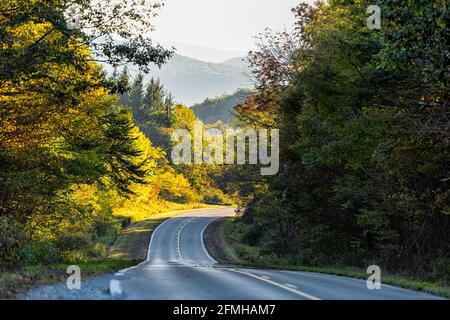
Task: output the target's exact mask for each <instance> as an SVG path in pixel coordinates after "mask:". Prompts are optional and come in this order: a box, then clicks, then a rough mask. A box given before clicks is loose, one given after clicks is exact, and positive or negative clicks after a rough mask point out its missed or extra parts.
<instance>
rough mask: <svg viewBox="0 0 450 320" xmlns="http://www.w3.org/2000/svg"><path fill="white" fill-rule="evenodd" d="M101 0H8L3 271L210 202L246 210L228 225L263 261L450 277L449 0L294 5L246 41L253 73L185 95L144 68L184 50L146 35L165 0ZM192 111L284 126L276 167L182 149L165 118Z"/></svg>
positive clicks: (1, 179) (103, 241) (3, 12)
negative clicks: (282, 26)
mask: <svg viewBox="0 0 450 320" xmlns="http://www.w3.org/2000/svg"><path fill="white" fill-rule="evenodd" d="M103 2H104V4H102V5H101V6H99V5H94V4H93V2H92V1H89V0H46V1H43V0H2V3H1V6H0V43H1V46H0V270H11V269H15V268H19V267H21V266H24V265H34V264H52V263H57V262H62V263H78V262H87V261H95V260H96V259H104V258H106V257H107V256H108V248H109V246H110V245H111V244H112V243H113V242H114V240H115V238H116V236H117V234H119V232H120V231H121V230H123V228H125V227H127V226H128V225H129V224H130V222H132V221H136V220H139V219H141V218H143V217H147V216H150V215H152V214H155V213H158V212H162V211H165V210H171V209H183V208H193V207H197V206H198V207H201V206H202V205H204V204H213V205H233V206H236V207H238V208H239V209H240V210H239V217H238V218H237V219H235V220H233V221H231V222H230V224H229V226H228V227H229V228H230V234H238V235H239V237H240V239H241V241H242V246H243V249H242V250H241V251H242V252H241V253H242V255H243V258H246V259H249V257H250V258H251V259H250V260H252V261H253V262H261V261H265V262H270V263H273V264H276V263H278V262H280V261H282V262H286V263H290V264H297V265H305V266H346V267H358V268H364V267H367V266H368V265H371V264H375V265H379V266H381V267H382V268H383V270H387V271H389V272H391V273H395V274H405V275H408V276H411V277H414V278H419V279H424V280H430V281H435V282H440V283H443V284H445V285H447V286H448V285H449V283H450V188H449V186H450V121H449V118H450V108H449V101H450V95H449V93H450V92H449V76H450V63H449V60H450V52H449V48H450V28H449V23H450V21H449V20H450V8H449V6H448V3H447V1H445V0H427V1H422V0H404V1H402V2H398V1H390V0H371V1H366V0H329V1H326V2H322V1H318V2H316V3H315V4H314V5H309V4H306V3H300V4H299V5H298V6H297V7H296V8H294V9H292V11H293V14H294V16H295V25H294V26H292V30H293V31H292V32H290V31H283V32H272V31H270V30H266V31H264V32H263V33H261V34H260V35H259V38H258V39H257V46H258V48H257V49H256V50H254V51H252V52H250V53H249V63H250V69H251V73H252V76H253V81H254V88H253V89H251V90H250V89H249V90H246V89H242V90H239V91H237V92H236V93H234V94H232V95H229V96H226V95H224V96H222V97H218V98H215V99H208V100H206V101H205V102H204V103H202V104H199V105H196V106H194V107H193V108H192V109H190V108H188V107H186V106H184V105H183V104H180V103H177V102H176V98H175V97H173V96H172V94H171V93H170V92H168V91H167V90H166V89H165V88H164V85H163V84H162V83H161V82H160V81H159V80H158V79H156V78H152V79H151V80H150V81H145V80H144V79H145V77H144V74H145V73H148V72H149V66H159V67H160V66H162V65H163V64H164V63H166V62H167V61H169V60H170V58H171V57H172V56H173V52H172V51H171V50H167V49H165V48H163V47H161V46H159V45H157V44H155V43H153V42H152V41H151V40H149V39H147V38H144V37H142V34H144V33H145V32H150V31H151V30H152V18H153V17H154V15H155V10H157V9H158V8H159V7H160V4H159V3H157V4H153V5H152V6H149V5H145V6H142V3H143V2H142V1H138V0H125V1H121V2H117V1H113V0H106V1H103ZM144 2H145V1H144ZM371 4H376V5H378V6H379V7H380V8H381V12H382V21H381V29H371V28H368V26H367V23H366V21H367V18H368V14H367V13H366V8H367V7H368V6H369V5H371ZM105 6H106V7H107V8H108V10H105ZM70 14H76V16H77V17H78V19H77V20H76V21H72V20H71V18H70V17H71V15H70ZM249 14H251V13H249ZM117 35H119V36H120V37H121V38H122V39H123V41H120V42H117V41H115V36H117ZM104 64H108V65H111V66H113V68H114V72H113V73H112V74H107V73H106V71H105V69H104V67H103V65H104ZM128 65H133V66H137V67H138V68H139V69H140V73H139V74H137V75H136V76H135V77H131V76H130V74H129V72H128V69H127V66H128ZM233 106H234V110H233V108H232V107H233ZM200 109H202V110H200ZM194 111H195V112H201V114H199V113H198V117H197V116H196V114H195V113H194ZM231 111H232V112H234V113H235V118H234V119H233V118H232V117H230V114H228V113H226V112H231ZM211 115H216V117H218V118H217V119H212V118H211V117H210V116H211ZM202 117H203V118H202ZM198 118H202V119H203V120H205V121H204V122H205V127H212V126H214V125H212V123H213V122H215V121H214V120H222V121H221V122H219V123H216V126H218V127H219V128H220V129H224V128H227V127H229V126H233V127H243V128H254V129H256V130H258V129H279V130H280V170H279V173H278V174H276V175H274V176H261V174H260V170H259V169H260V166H258V165H228V166H219V165H206V164H199V165H174V164H173V163H172V161H171V159H170V156H169V155H170V151H171V148H172V147H173V141H172V140H171V134H172V133H173V132H174V131H175V130H176V129H180V128H183V129H188V130H190V131H192V124H193V122H194V121H195V120H199V119H198ZM213 118H214V117H213ZM228 122H230V123H228Z"/></svg>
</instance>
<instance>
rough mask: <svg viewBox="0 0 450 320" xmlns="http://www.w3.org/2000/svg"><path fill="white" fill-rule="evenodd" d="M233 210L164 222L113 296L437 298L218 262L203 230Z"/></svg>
mask: <svg viewBox="0 0 450 320" xmlns="http://www.w3.org/2000/svg"><path fill="white" fill-rule="evenodd" d="M233 214H234V210H233V209H214V210H211V209H210V210H195V211H191V212H188V213H184V214H181V215H179V216H176V217H174V218H171V219H168V220H166V221H165V222H163V223H162V224H161V225H159V226H158V228H157V229H156V230H155V231H154V232H153V235H152V238H151V241H150V245H149V251H148V258H147V260H146V261H144V262H143V263H141V264H139V265H137V266H135V267H132V268H128V269H125V270H122V271H120V272H118V273H116V275H115V277H114V279H113V280H111V281H110V284H109V286H110V292H111V294H112V295H113V297H114V298H115V299H131V300H136V299H139V300H140V299H144V300H166V299H169V300H236V299H239V300H305V299H306V300H322V299H333V300H347V299H358V300H379V299H390V300H392V299H394V300H404V299H408V300H410V299H414V300H416V299H439V297H436V296H433V295H429V294H425V293H421V292H415V291H411V290H406V289H402V288H397V287H393V286H389V285H382V286H381V289H380V290H369V289H368V288H367V286H366V281H363V280H357V279H350V278H344V277H338V276H331V275H325V274H318V273H310V272H295V271H280V270H261V269H241V268H233V267H227V266H223V265H220V264H218V263H217V262H216V261H215V260H214V259H213V258H212V257H211V256H210V255H209V254H208V252H207V250H206V248H205V246H204V243H203V232H204V230H205V229H206V227H207V226H208V225H209V224H210V223H211V222H213V221H214V220H216V219H218V218H221V217H225V216H232V215H233Z"/></svg>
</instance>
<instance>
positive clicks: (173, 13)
mask: <svg viewBox="0 0 450 320" xmlns="http://www.w3.org/2000/svg"><path fill="white" fill-rule="evenodd" d="M300 2H301V1H300V0H164V7H163V8H161V9H160V13H159V16H158V17H156V18H155V19H154V25H155V28H156V31H155V32H154V33H153V34H152V35H151V37H152V38H154V39H155V40H156V41H160V42H161V41H162V42H166V43H184V44H191V45H199V46H205V47H211V48H217V49H222V50H227V51H231V52H236V53H241V52H248V51H250V50H252V49H254V42H255V40H254V37H255V36H256V35H258V34H259V33H260V32H262V31H264V29H265V28H267V27H269V28H272V29H273V30H284V29H288V30H289V29H291V26H292V23H293V21H294V17H293V14H292V12H291V10H290V9H291V8H292V7H295V6H296V5H297V4H298V3H300ZM309 2H310V1H309Z"/></svg>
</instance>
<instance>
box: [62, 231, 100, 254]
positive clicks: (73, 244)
mask: <svg viewBox="0 0 450 320" xmlns="http://www.w3.org/2000/svg"><path fill="white" fill-rule="evenodd" d="M91 245H92V239H91V236H90V235H88V234H85V233H81V232H78V233H72V234H67V235H65V236H63V237H62V238H61V239H60V240H59V241H58V246H59V248H60V249H61V250H64V251H69V250H81V249H84V248H88V247H90V246H91Z"/></svg>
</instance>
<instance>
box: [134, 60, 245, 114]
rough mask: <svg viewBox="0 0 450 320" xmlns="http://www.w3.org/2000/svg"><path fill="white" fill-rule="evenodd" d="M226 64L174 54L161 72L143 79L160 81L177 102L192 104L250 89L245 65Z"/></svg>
mask: <svg viewBox="0 0 450 320" xmlns="http://www.w3.org/2000/svg"><path fill="white" fill-rule="evenodd" d="M238 59H242V58H238ZM232 60H233V61H234V60H235V59H232ZM229 61H230V60H228V62H227V63H212V62H205V61H200V60H197V59H193V58H189V57H185V56H181V55H178V54H177V55H174V57H173V58H172V59H171V60H170V61H169V62H168V63H166V64H165V65H163V67H162V68H161V69H160V70H159V69H158V68H157V67H155V68H154V69H153V70H152V71H151V72H150V74H148V75H146V76H145V80H146V81H149V80H150V78H151V77H155V78H159V79H160V80H161V83H162V84H163V85H164V87H165V88H166V89H167V90H169V91H170V92H171V93H172V94H173V95H174V97H175V100H176V101H177V102H180V103H183V104H186V105H193V104H195V103H199V102H201V101H203V100H205V99H206V98H208V97H216V96H220V95H222V94H224V93H232V92H234V91H236V89H238V88H249V87H251V82H250V81H249V79H248V76H246V74H247V73H248V71H247V70H246V68H245V63H238V62H237V60H236V61H234V62H233V63H230V62H229ZM129 71H130V74H131V76H135V75H136V74H137V72H138V70H137V69H135V68H132V67H130V68H129Z"/></svg>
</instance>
